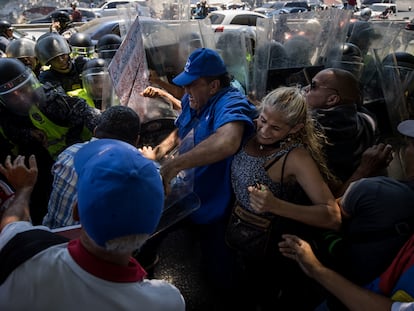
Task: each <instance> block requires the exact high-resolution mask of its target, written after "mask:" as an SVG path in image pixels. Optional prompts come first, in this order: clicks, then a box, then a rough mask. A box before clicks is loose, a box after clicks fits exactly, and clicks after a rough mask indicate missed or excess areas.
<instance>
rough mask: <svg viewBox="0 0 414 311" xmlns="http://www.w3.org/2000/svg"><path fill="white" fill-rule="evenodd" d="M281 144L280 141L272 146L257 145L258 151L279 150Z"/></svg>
mask: <svg viewBox="0 0 414 311" xmlns="http://www.w3.org/2000/svg"><path fill="white" fill-rule="evenodd" d="M281 144H282V141H281V140H279V141H278V142H276V143H274V144H268V145H265V144H259V150H260V151H263V150H273V149H279V148H280V145H281Z"/></svg>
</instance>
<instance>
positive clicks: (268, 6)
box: [253, 1, 285, 15]
mask: <svg viewBox="0 0 414 311" xmlns="http://www.w3.org/2000/svg"><path fill="white" fill-rule="evenodd" d="M284 5H285V1H270V2H267V3H264V4H263V5H262V6H261V7H258V8H255V9H254V10H253V11H254V12H257V13H261V14H265V15H267V14H268V13H270V12H272V11H274V10H277V9H281V8H283V6H284Z"/></svg>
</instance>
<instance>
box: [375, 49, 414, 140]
mask: <svg viewBox="0 0 414 311" xmlns="http://www.w3.org/2000/svg"><path fill="white" fill-rule="evenodd" d="M381 64H382V66H381V67H380V68H379V73H380V81H381V86H382V90H383V94H384V100H385V105H386V107H387V112H388V117H389V122H390V128H391V131H392V133H394V135H398V131H397V125H398V124H399V123H400V122H401V121H403V120H406V119H413V118H414V55H412V54H409V53H406V52H394V53H390V54H389V55H387V56H386V57H385V58H384V59H383V60H382V63H381Z"/></svg>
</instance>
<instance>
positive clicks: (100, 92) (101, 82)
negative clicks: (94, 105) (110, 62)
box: [82, 68, 112, 100]
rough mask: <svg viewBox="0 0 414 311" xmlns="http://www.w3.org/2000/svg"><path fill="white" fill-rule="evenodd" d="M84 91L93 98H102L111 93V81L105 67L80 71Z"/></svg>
mask: <svg viewBox="0 0 414 311" xmlns="http://www.w3.org/2000/svg"><path fill="white" fill-rule="evenodd" d="M82 83H83V87H84V89H85V91H86V92H87V93H88V95H89V96H90V97H91V98H92V99H93V100H103V99H105V98H106V97H108V96H110V94H111V93H112V83H111V78H110V77H109V73H108V70H107V69H106V68H90V69H87V70H85V71H83V72H82Z"/></svg>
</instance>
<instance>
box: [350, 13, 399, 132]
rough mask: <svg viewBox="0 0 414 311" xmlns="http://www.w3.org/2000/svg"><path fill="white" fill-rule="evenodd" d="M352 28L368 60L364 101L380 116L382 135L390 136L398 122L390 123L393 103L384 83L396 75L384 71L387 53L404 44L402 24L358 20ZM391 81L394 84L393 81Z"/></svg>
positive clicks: (354, 40) (352, 35)
mask: <svg viewBox="0 0 414 311" xmlns="http://www.w3.org/2000/svg"><path fill="white" fill-rule="evenodd" d="M351 30H352V31H351V32H350V34H349V40H348V41H349V42H352V43H355V44H356V45H358V46H359V47H360V48H361V51H362V53H363V59H364V70H363V73H362V75H361V78H360V82H361V85H362V90H363V103H364V105H365V107H366V108H367V109H369V110H370V111H371V112H373V113H374V114H375V115H376V116H377V121H378V127H379V130H380V134H381V136H382V137H383V138H387V137H390V135H392V133H394V131H395V126H394V125H395V123H394V122H390V114H389V112H390V111H389V109H388V107H387V106H388V105H389V104H387V98H386V96H388V95H389V94H390V93H389V92H388V91H386V93H388V94H386V93H384V91H385V90H384V87H383V83H384V78H385V77H389V78H390V79H391V80H392V75H391V76H390V75H389V72H388V73H384V72H383V65H382V61H383V59H384V57H385V56H386V55H388V54H389V53H391V52H393V51H394V50H395V49H397V48H399V47H400V45H401V42H400V40H399V33H400V31H401V26H400V25H398V23H396V22H395V21H382V22H364V21H358V22H356V23H355V25H354V26H353V27H351ZM384 74H385V76H384ZM389 83H390V85H393V84H394V82H393V81H390V82H389ZM392 93H394V91H392ZM394 95H396V94H395V93H394ZM394 95H393V96H394ZM389 99H391V98H389ZM391 106H392V104H391Z"/></svg>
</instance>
